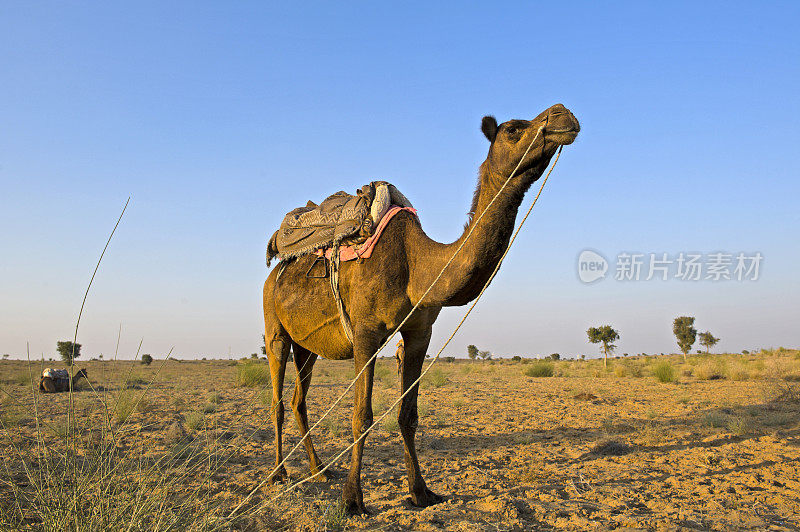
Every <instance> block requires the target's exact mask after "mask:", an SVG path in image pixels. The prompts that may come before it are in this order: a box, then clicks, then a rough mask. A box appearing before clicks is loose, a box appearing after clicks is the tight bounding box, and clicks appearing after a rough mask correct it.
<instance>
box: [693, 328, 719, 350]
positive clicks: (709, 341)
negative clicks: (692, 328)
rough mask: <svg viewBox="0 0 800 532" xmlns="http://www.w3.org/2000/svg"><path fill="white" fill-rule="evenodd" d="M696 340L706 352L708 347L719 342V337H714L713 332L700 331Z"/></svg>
mask: <svg viewBox="0 0 800 532" xmlns="http://www.w3.org/2000/svg"><path fill="white" fill-rule="evenodd" d="M697 337H698V340H699V341H700V345H702V346H704V347H705V348H706V354H707V353H708V351H709V349H711V348H712V347H714V346H715V345H717V342H719V338H716V337H715V336H714V335H713V334H711V333H710V332H709V331H706V332H701V333H700V334H698V335H697Z"/></svg>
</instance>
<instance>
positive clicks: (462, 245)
mask: <svg viewBox="0 0 800 532" xmlns="http://www.w3.org/2000/svg"><path fill="white" fill-rule="evenodd" d="M544 127H545V126H544V125H542V126H539V129H538V130H537V131H536V135H534V137H533V140H531V143H530V144H529V145H528V147H527V149H526V150H525V153H523V154H522V157H521V158H520V160H519V162H518V163H517V166H516V167H515V168H514V170H513V171H512V172H511V174H510V175H509V176H508V178H507V179H506V180H505V182H504V183H503V185H502V186H501V187H500V189H499V190H498V191H497V193H496V194H495V195H494V197H493V198H492V201H490V202H489V204H488V205H487V206H486V208H485V209H484V210H483V212H481V213H480V214H479V215H478V217H477V218H475V220H474V221H473V223H472V225H471V227H470V230H469V232H467V235H466V236H465V237H464V240H463V241H462V242H461V244H460V245H459V246H458V248H457V249H456V250H455V251H454V252H453V255H452V256H451V257H450V259H449V260H448V261H447V263H446V264H445V265H444V266H443V267H442V270H441V271H440V272H439V275H437V276H436V279H434V280H433V282H432V283H431V285H430V286H429V287H428V289H427V290H425V293H423V294H422V296H421V297H420V299H419V301H418V302H417V304H416V305H414V307H413V308H412V309H411V310H410V311H409V312H408V314H407V315H406V317H405V318H403V321H401V322H400V324H399V325H398V326H397V327H396V328H395V330H394V331H393V332H392V334H390V335H389V336H388V337H387V339H386V341H385V342H384V343H383V344H382V345H381V346H380V347H379V348H378V350H377V351H375V354H374V355H372V357H371V358H370V359H369V360H368V361H367V362H366V363H365V364H364V367H363V368H361V371H359V372H358V374H357V375H356V376H355V377H354V378H353V380H352V382H351V383H350V384H349V385H348V386H347V388H346V389H345V391H344V392H342V394H341V395H340V396H339V398H338V399H337V400H336V401H334V402H333V404H331V406H330V407H329V408H328V410H327V411H326V412H325V413H324V414H323V415H322V417H320V419H319V420H318V421H317V422H316V423H314V424H313V425H312V426H311V427H309V429H308V430H307V431H306V434H305V436H303V437H302V438H300V441H298V442H297V444H295V446H294V447H292V449H291V450H290V451H289V452H288V453H287V454H286V456H285V457H284V458H283V460H282V461H281V462H280V463H279V464H277V465H276V466H275V468H274V469H273V470H272V471H271V472H270V473H269V475H267V477H266V478H265V479H264V480H262V481H261V482H259V483H258V485H256V487H255V488H253V489H252V491H250V493H248V494H247V496H246V497H245V498H244V499H243V500H242V501H241V502H240V503H239V504H238V505H237V506H236V507H235V508H234V509H233V510H231V512H230V513H229V514H228V518H231V517H233V515H234V514H235V513H236V512H238V511H239V509H240V508H241V507H242V506H244V504H245V503H246V502H247V501H248V500H250V498H251V497H252V496H253V495H255V493H256V492H257V491H258V490H259V489H261V487H262V486H264V485H265V484H266V483H267V482H269V480H270V478H271V477H272V475H273V474H275V472H276V471H278V469H279V468H280V467H281V466H282V465H284V464H285V463H286V461H287V460H288V459H289V457H290V456H291V455H292V454H293V453H294V452H295V451H296V450H297V449H298V448H299V447H300V445H302V444H303V443H304V442H305V440H306V438H308V437H309V435H310V434H311V432H312V431H313V430H314V429H316V428H317V426H319V424H320V423H322V421H323V420H324V419H325V418H326V417H327V416H328V415H329V414H330V413H331V412H332V411H333V409H334V408H335V407H336V406H337V405H338V404H339V403H340V402H341V401H342V399H344V397H345V395H346V394H347V393H348V392H349V391H350V389H351V388H352V387H353V386H354V385H355V383H356V382H358V379H359V378H360V377H361V374H362V373H364V370H365V369H367V367H368V366H369V365H370V364H371V363H372V362H373V361H374V360H375V359H376V358H377V357H378V354H379V353H380V352H381V351H382V350H383V348H384V347H386V346H387V345H388V344H389V342H391V341H392V338H394V336H395V335H396V334H397V332H398V331H399V330H400V329H401V328H402V327H403V325H405V323H406V321H408V320H409V318H411V315H412V314H413V313H414V311H415V310H417V308H419V306H420V305H421V304H422V302H423V301H424V300H425V297H426V296H427V295H428V294H429V293H430V291H431V290H432V289H433V287H434V286H435V285H436V283H437V282H438V281H439V279H441V277H442V275H444V272H445V270H447V267H448V266H450V264H451V263H452V262H453V260H455V258H456V255H458V253H459V252H460V251H461V249H462V248H463V247H464V245H465V244H466V243H467V240H469V238H470V237H471V236H472V233H473V232H474V231H475V228H476V227H477V226H478V222H480V220H481V219H482V218H483V216H484V215H485V214H486V213H487V212H488V211H489V209H490V208H491V207H492V205H493V204H494V202H495V201H496V200H497V198H498V197H499V196H500V194H501V193H502V192H503V190H505V188H506V186H507V185H508V183H509V182H510V181H511V179H512V178H513V177H514V176H515V175H516V173H517V170H519V168H520V166H522V163H523V161H524V160H525V158H526V157H527V156H528V153H529V152H530V150H531V148H532V147H533V144H534V143H535V142H536V140H537V139H538V138H539V135H541V133H542V131H544ZM562 148H563V146H561V147H559V150H558V154H557V156H556V160H555V161H554V162H553V165H552V166H551V167H550V170H549V171H548V172H547V175H546V176H545V178H544V181H543V182H542V186H541V187H540V188H539V192H538V193H537V194H536V197H535V198H534V200H533V203H532V204H531V206H530V208H529V209H528V212H527V213H526V214H525V216H524V217H523V219H522V221H521V222H520V225H519V227H518V228H517V230H516V231H515V232H514V235H513V236H512V238H511V240H510V241H509V243H508V246H507V247H506V250H505V252H504V253H503V255H502V256H501V257H500V261H499V262H498V263H497V267H496V268H495V269H494V272H492V275H491V276H490V277H489V279H488V280H487V281H486V284H484V286H483V288H482V289H481V291H480V293H479V294H478V296H477V297H476V298H475V301H474V302H473V304H472V305H471V306H470V308H469V310H468V311H467V313H466V314H464V317H463V318H462V319H461V322H459V324H458V325H457V326H456V328H455V330H454V331H453V333H452V334H451V335H450V338H448V339H447V342H445V344H444V345H443V346H442V348H441V349H440V350H439V352H438V353H436V356H435V357H434V358H433V360H432V361H431V363H430V365H428V367H427V368H426V369H425V371H423V372H422V374H421V375H420V376H419V378H418V379H417V380H416V381H414V383H413V384H412V385H411V386H409V387H408V389H407V390H406V391H405V392H404V393H403V394H402V395H401V396H400V398H399V399H397V401H395V403H394V404H393V405H392V406H391V408H389V410H387V411H386V412H385V413H384V414H383V415H382V416H381V417H380V418H379V419H378V420H377V421H375V422H374V423H373V424H372V425H370V427H369V428H368V429H367V430H366V431H364V432H363V433H362V434H361V435H360V436H359V438H358V439H356V440H355V441H354V442H353V443H351V444H350V445H349V446H347V447H346V448H345V450H344V451H342V452H341V453H340V454H339V455H337V456H336V457H335V458H334V459H333V460H331V461H330V462H328V464H327V465H325V467H324V468H323V469H322V470H321V471H320V472H323V473H324V472H325V471H327V470H328V469H329V468H330V466H331V465H332V464H333V463H334V462H336V460H338V459H339V458H341V457H342V456H344V454H345V453H346V452H347V451H349V450H350V449H352V448H353V447H354V446H355V445H356V444H357V443H358V442H359V441H361V440H362V439H363V438H365V437H366V435H367V434H369V432H370V431H371V430H372V428H373V427H374V426H375V425H376V424H377V423H378V422H379V421H381V420H383V418H384V417H386V415H387V414H388V413H389V412H391V411H392V409H393V408H394V407H395V406H396V405H397V404H398V403H399V402H400V401H401V400H402V399H403V398H404V397H405V396H406V395H407V394H408V393H409V392H410V391H411V390H412V389H414V386H416V385H417V384H418V383H419V382H420V380H421V379H422V377H424V376H425V374H426V373H427V372H428V371H429V370H430V368H431V367H432V366H433V364H434V363H435V362H436V360H438V358H439V355H440V354H441V353H442V351H443V350H444V348H445V347H447V345H448V344H449V343H450V340H452V339H453V336H455V334H456V332H458V329H459V328H460V327H461V325H462V324H463V323H464V320H466V319H467V316H469V314H470V312H472V309H473V308H475V305H476V304H477V303H478V301H479V300H480V298H481V296H482V295H483V293H484V292H485V291H486V288H487V287H488V286H489V283H491V281H492V279H494V276H495V275H496V274H497V271H498V270H499V268H500V264H502V263H503V259H504V258H505V257H506V255H507V254H508V251H509V250H510V249H511V244H513V243H514V240H515V239H516V237H517V234H518V233H519V230H520V229H521V228H522V224H524V223H525V220H526V219H527V218H528V215H529V214H530V212H531V210H532V209H533V206H534V205H536V201H537V200H538V199H539V196H540V195H541V193H542V189H544V185H545V183H547V179H548V178H549V177H550V173H551V172H552V171H553V168H555V163H557V162H558V157H560V156H561V149H562ZM312 478H313V475H312V476H309V477H306V478H305V479H303V480H301V481H299V482H297V483H295V484H292V485H290V486H289V487H287V488H286V489H285V490H283V491H281V492H280V493H279V494H278V495H276V496H275V497H274V498H272V499H269V501H268V502H271V501H273V500H275V499H276V498H277V497H279V496H281V495H283V494H284V493H286V492H288V491H290V490H292V489H294V488H295V487H297V486H300V485H301V484H304V483H306V482H308V481H309V480H310V479H312Z"/></svg>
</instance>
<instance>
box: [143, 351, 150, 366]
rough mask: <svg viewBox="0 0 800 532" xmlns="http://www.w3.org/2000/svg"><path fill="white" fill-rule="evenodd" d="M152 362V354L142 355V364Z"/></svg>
mask: <svg viewBox="0 0 800 532" xmlns="http://www.w3.org/2000/svg"><path fill="white" fill-rule="evenodd" d="M152 363H153V357H152V356H150V355H148V354H147V353H145V354H144V355H142V364H144V365H145V366H149V365H150V364H152Z"/></svg>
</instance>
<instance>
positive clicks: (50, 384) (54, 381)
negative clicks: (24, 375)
mask: <svg viewBox="0 0 800 532" xmlns="http://www.w3.org/2000/svg"><path fill="white" fill-rule="evenodd" d="M49 371H52V370H50V369H49V368H48V369H47V370H45V373H49ZM56 371H66V370H56ZM80 378H84V379H86V380H89V377H88V376H87V375H86V368H82V369H80V370H79V371H78V372H77V373H75V375H74V376H73V377H72V389H73V390H74V389H75V384H76V383H77V382H78V379H80ZM69 383H70V380H69V376H67V377H66V378H59V377H51V376H44V375H42V378H41V379H39V391H41V392H43V393H57V392H68V391H69V388H70V386H69Z"/></svg>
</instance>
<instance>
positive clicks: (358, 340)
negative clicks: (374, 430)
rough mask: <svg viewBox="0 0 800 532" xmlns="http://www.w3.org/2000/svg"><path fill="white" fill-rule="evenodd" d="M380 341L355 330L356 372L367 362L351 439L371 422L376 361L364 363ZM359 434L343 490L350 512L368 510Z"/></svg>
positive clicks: (360, 380) (357, 388)
mask: <svg viewBox="0 0 800 532" xmlns="http://www.w3.org/2000/svg"><path fill="white" fill-rule="evenodd" d="M379 345H380V338H374V335H373V334H370V333H368V332H365V331H355V332H354V335H353V359H354V361H355V371H356V375H358V373H359V372H360V371H361V369H362V368H364V367H365V366H366V369H364V372H363V373H362V374H361V376H360V377H359V378H358V382H357V383H356V385H355V400H354V402H353V439H354V440H358V438H360V437H361V435H362V434H363V433H364V432H365V431H366V430H367V429H368V428H369V427H370V426H371V425H372V379H373V376H374V373H375V361H374V360H373V361H371V362H369V363H367V362H368V361H369V360H370V358H372V355H374V354H375V351H376V350H377V348H378V346H379ZM365 440H366V436H365V437H364V438H361V439H360V440H359V441H358V443H356V444H355V445H354V446H353V456H352V459H351V461H350V472H349V473H348V475H347V482H346V483H345V485H344V490H343V492H342V500H343V502H344V505H345V508H346V510H347V512H348V513H349V514H361V513H369V512H367V509H366V507H364V494H363V492H362V491H361V457H362V456H363V454H364V441H365Z"/></svg>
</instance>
